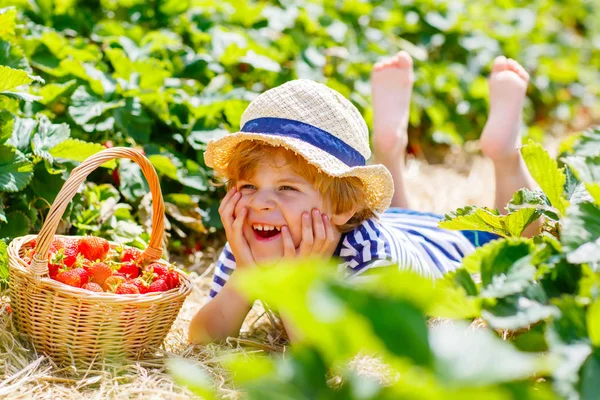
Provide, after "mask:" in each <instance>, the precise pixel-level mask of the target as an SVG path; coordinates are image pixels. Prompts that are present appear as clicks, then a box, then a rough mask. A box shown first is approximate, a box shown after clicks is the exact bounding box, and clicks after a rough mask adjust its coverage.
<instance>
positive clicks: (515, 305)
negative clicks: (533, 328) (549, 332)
mask: <svg viewBox="0 0 600 400" xmlns="http://www.w3.org/2000/svg"><path fill="white" fill-rule="evenodd" d="M559 314H560V313H559V311H558V308H556V307H554V306H549V305H544V304H540V303H539V302H537V301H535V300H531V299H529V298H527V297H526V296H521V295H515V296H510V297H506V298H503V299H500V300H499V301H498V303H497V304H496V305H494V306H493V307H489V308H488V309H486V310H483V311H482V312H481V317H482V318H483V319H485V321H486V322H487V323H488V324H489V325H490V326H491V327H492V328H494V329H512V330H516V329H522V328H527V327H529V326H530V325H532V324H535V323H537V322H540V321H544V320H547V319H549V318H551V317H554V316H558V315H559Z"/></svg>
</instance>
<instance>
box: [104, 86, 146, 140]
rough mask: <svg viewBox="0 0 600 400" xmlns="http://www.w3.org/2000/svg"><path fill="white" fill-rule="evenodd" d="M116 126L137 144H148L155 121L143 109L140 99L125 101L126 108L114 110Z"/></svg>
mask: <svg viewBox="0 0 600 400" xmlns="http://www.w3.org/2000/svg"><path fill="white" fill-rule="evenodd" d="M113 115H114V117H115V125H116V126H117V127H118V128H119V129H120V130H122V131H123V133H125V134H127V135H128V136H131V137H132V138H133V140H135V141H136V142H137V143H148V142H149V141H150V134H151V133H152V126H153V121H152V119H151V118H150V117H149V116H148V114H146V112H145V111H144V110H143V108H142V103H141V102H140V99H139V98H137V97H136V98H129V99H126V100H125V107H120V108H117V109H115V110H114V112H113Z"/></svg>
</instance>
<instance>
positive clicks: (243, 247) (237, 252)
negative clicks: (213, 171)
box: [219, 188, 256, 268]
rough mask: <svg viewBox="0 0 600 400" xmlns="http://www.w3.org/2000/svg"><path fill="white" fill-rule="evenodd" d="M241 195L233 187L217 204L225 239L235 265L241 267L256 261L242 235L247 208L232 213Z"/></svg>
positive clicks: (253, 263)
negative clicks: (235, 214)
mask: <svg viewBox="0 0 600 400" xmlns="http://www.w3.org/2000/svg"><path fill="white" fill-rule="evenodd" d="M241 197H242V195H241V194H240V193H239V192H238V191H237V190H236V189H235V188H233V189H231V190H230V191H229V192H227V194H226V195H225V197H224V198H223V201H221V205H220V206H219V215H220V216H221V221H223V227H224V228H225V235H226V236H227V241H228V242H229V246H231V251H232V252H233V256H234V257H235V263H236V267H242V268H243V267H246V266H249V265H255V264H256V262H255V261H254V257H252V252H251V251H250V246H249V245H248V241H247V240H246V238H245V237H244V233H243V230H242V229H243V227H244V221H245V220H246V217H247V216H248V209H247V208H246V207H242V209H241V210H240V212H239V214H238V215H237V217H236V216H234V215H233V214H234V211H235V206H236V204H237V202H238V201H239V200H240V199H241Z"/></svg>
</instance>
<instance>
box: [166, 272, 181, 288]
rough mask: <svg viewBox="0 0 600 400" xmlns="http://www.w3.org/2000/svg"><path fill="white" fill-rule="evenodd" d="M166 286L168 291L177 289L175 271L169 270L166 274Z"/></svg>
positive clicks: (176, 274) (177, 279) (177, 283)
mask: <svg viewBox="0 0 600 400" xmlns="http://www.w3.org/2000/svg"><path fill="white" fill-rule="evenodd" d="M166 281H167V285H168V286H169V289H175V288H177V287H179V284H180V281H179V274H178V273H177V271H174V270H171V271H169V272H168V273H167V279H166Z"/></svg>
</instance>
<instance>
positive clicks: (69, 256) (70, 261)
mask: <svg viewBox="0 0 600 400" xmlns="http://www.w3.org/2000/svg"><path fill="white" fill-rule="evenodd" d="M63 244H64V247H63V248H62V250H63V255H64V258H63V262H64V263H65V265H66V266H67V267H72V266H73V265H75V263H76V262H77V255H78V254H79V252H78V251H77V242H76V241H74V240H71V241H68V242H64V243H63ZM59 252H60V250H59Z"/></svg>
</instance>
